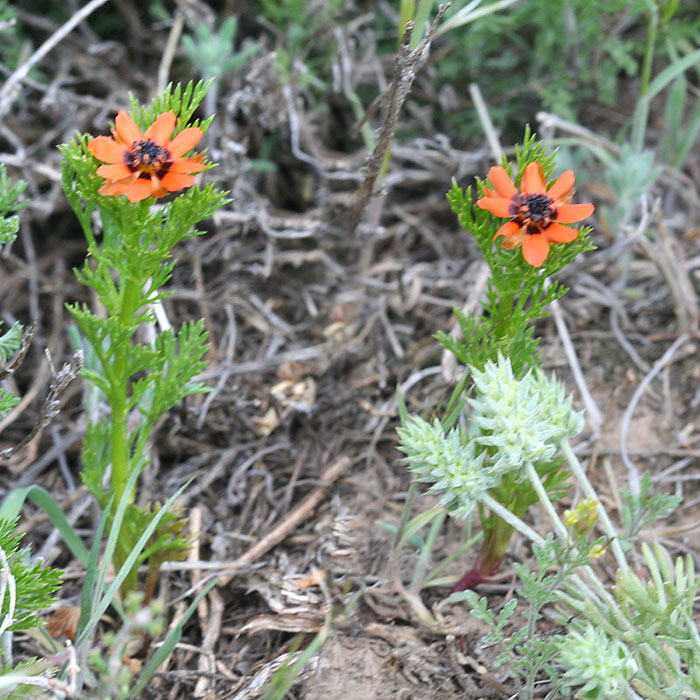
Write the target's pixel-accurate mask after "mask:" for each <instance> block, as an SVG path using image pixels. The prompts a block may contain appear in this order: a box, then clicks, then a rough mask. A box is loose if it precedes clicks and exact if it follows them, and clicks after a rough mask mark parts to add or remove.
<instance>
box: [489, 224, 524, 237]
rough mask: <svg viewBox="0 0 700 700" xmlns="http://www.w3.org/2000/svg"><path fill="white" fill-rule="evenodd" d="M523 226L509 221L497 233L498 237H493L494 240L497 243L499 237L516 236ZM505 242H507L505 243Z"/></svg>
mask: <svg viewBox="0 0 700 700" xmlns="http://www.w3.org/2000/svg"><path fill="white" fill-rule="evenodd" d="M521 228H522V226H520V224H516V223H515V221H507V222H506V223H505V224H503V226H501V228H499V229H498V231H496V235H495V236H494V237H493V240H494V241H495V240H496V239H497V238H498V237H499V236H505V237H506V238H510V237H511V236H514V235H515V234H516V233H517V232H518V231H520V229H521ZM504 242H505V241H504Z"/></svg>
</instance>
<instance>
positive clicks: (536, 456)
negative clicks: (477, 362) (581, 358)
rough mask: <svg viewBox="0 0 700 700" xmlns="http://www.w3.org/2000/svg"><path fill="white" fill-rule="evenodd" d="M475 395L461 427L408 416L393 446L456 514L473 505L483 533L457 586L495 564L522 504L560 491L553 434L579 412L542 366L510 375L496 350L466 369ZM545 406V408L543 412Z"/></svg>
mask: <svg viewBox="0 0 700 700" xmlns="http://www.w3.org/2000/svg"><path fill="white" fill-rule="evenodd" d="M470 376H471V377H472V378H473V380H474V389H475V395H474V397H473V398H471V399H470V400H469V401H468V404H467V405H468V406H469V408H470V409H471V410H470V411H465V412H464V415H463V418H464V421H465V423H466V427H464V428H454V427H453V428H451V429H450V430H448V431H447V432H446V431H445V426H444V424H442V423H441V422H440V421H439V420H437V419H436V420H435V421H433V423H432V424H431V423H428V422H427V421H425V420H424V419H422V418H420V417H418V416H410V417H408V418H407V419H406V420H404V421H403V425H402V427H401V428H400V429H399V438H400V444H399V449H400V450H401V451H402V452H404V453H405V454H406V458H405V459H406V461H407V462H408V464H409V467H410V468H411V470H412V471H413V473H414V474H415V475H416V477H417V478H418V480H419V481H421V482H430V483H432V486H431V488H430V490H431V492H433V493H441V494H443V495H442V502H443V503H445V504H446V505H447V506H448V509H449V512H450V514H451V515H453V516H455V517H466V516H467V515H469V513H470V512H471V511H472V509H473V508H474V507H475V506H476V507H477V508H478V510H479V515H480V519H481V523H482V529H483V532H484V546H483V548H482V556H481V559H480V562H479V564H478V567H477V566H475V567H474V569H473V570H472V571H471V572H470V573H469V574H468V575H467V577H464V578H463V579H462V580H461V581H460V584H461V585H459V584H458V586H456V587H455V589H456V590H463V589H465V588H473V587H474V586H475V585H477V584H478V583H479V582H481V581H483V580H484V579H485V578H487V577H488V576H491V575H492V574H493V573H495V571H496V570H497V568H498V566H499V565H500V562H501V560H502V559H503V557H504V556H505V552H506V549H507V547H508V542H509V541H510V537H511V534H512V532H513V530H514V528H515V525H514V522H515V521H514V520H513V518H515V519H516V520H517V522H518V523H522V520H521V518H522V516H523V515H524V514H525V512H526V511H527V509H528V508H529V507H530V506H531V505H532V504H533V503H535V502H536V501H538V500H539V499H540V494H539V493H538V491H539V490H540V489H544V490H545V492H546V493H547V494H548V500H550V499H555V500H556V499H557V498H558V497H559V496H560V495H561V494H562V493H564V490H565V481H566V478H567V474H566V471H565V470H563V469H562V461H561V458H560V457H559V456H558V454H557V453H558V451H559V450H558V443H559V441H560V440H562V439H565V438H568V437H572V436H573V435H576V434H577V433H578V432H579V431H580V430H581V428H582V427H583V418H582V416H581V414H580V413H578V412H576V411H574V410H573V408H572V405H571V400H570V399H567V398H566V397H565V394H564V389H563V387H562V386H561V385H560V384H559V383H558V382H557V381H556V379H553V378H548V377H547V376H546V375H545V374H544V373H543V372H542V371H541V370H530V371H528V372H526V373H525V375H524V376H523V377H522V378H521V379H517V378H516V376H515V373H514V371H513V367H512V365H511V362H510V359H509V358H506V357H504V356H503V355H502V354H500V353H499V355H498V359H497V361H496V362H493V361H487V362H486V363H485V366H484V368H483V369H481V370H480V369H478V368H476V367H471V368H470ZM545 411H546V412H548V413H545Z"/></svg>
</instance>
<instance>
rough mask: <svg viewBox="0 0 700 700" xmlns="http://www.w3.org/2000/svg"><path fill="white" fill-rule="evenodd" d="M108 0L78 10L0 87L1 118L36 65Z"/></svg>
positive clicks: (99, 0)
mask: <svg viewBox="0 0 700 700" xmlns="http://www.w3.org/2000/svg"><path fill="white" fill-rule="evenodd" d="M106 2H107V0H92V2H89V3H88V4H87V5H85V7H82V8H81V9H80V10H78V11H77V12H76V13H75V14H74V15H73V16H72V17H71V18H70V19H69V20H68V21H67V22H66V23H65V24H63V25H62V26H61V27H59V28H58V29H57V30H56V31H55V32H54V33H53V34H52V35H51V36H50V37H49V38H48V39H47V40H46V41H45V42H44V43H43V44H42V45H41V46H40V47H39V48H38V49H37V50H36V51H35V52H34V53H33V54H32V55H31V56H30V57H29V58H28V59H27V60H26V61H25V62H24V63H23V64H22V65H21V66H19V67H18V68H17V69H16V70H15V71H14V72H13V73H12V75H11V76H10V77H9V78H8V79H7V80H6V81H5V84H4V85H3V86H2V88H0V118H2V117H4V116H5V115H6V114H7V111H8V110H9V108H10V105H11V104H12V100H13V99H14V98H15V96H16V94H17V90H18V88H19V83H21V82H22V81H23V80H24V78H25V77H26V76H27V75H28V74H29V71H31V69H32V68H34V66H35V65H36V64H37V63H39V61H41V59H42V58H44V56H46V54H48V53H49V51H51V50H52V49H53V48H55V47H56V46H57V45H58V44H59V43H60V42H61V41H63V39H65V38H66V37H67V36H68V35H69V34H70V33H71V32H72V31H73V30H74V29H75V28H76V27H77V26H78V25H79V24H80V23H81V22H82V21H83V20H84V19H87V18H88V17H89V16H90V15H91V14H92V13H93V12H94V11H95V10H96V9H97V8H98V7H100V6H101V5H104V4H105V3H106Z"/></svg>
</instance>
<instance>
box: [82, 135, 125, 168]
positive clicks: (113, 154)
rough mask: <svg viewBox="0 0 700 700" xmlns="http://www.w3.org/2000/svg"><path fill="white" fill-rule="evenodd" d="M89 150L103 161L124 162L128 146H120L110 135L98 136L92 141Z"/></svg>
mask: <svg viewBox="0 0 700 700" xmlns="http://www.w3.org/2000/svg"><path fill="white" fill-rule="evenodd" d="M88 151H90V153H92V155H93V156H95V158H97V160H101V161H102V162H103V163H123V162H124V154H125V153H126V148H124V146H120V145H119V144H118V143H117V142H116V141H113V140H112V139H111V138H109V136H98V137H97V138H94V139H93V140H92V141H90V145H89V146H88Z"/></svg>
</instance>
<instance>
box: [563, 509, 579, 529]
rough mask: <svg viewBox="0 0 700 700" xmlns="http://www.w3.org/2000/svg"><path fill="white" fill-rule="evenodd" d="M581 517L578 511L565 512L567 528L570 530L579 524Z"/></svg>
mask: <svg viewBox="0 0 700 700" xmlns="http://www.w3.org/2000/svg"><path fill="white" fill-rule="evenodd" d="M578 521H579V517H578V513H577V512H576V510H565V511H564V523H565V524H566V527H568V528H569V529H570V530H571V529H572V528H573V527H574V526H575V525H577V524H578Z"/></svg>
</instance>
